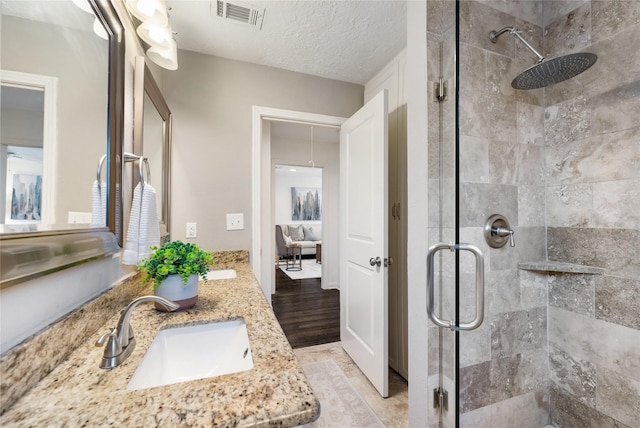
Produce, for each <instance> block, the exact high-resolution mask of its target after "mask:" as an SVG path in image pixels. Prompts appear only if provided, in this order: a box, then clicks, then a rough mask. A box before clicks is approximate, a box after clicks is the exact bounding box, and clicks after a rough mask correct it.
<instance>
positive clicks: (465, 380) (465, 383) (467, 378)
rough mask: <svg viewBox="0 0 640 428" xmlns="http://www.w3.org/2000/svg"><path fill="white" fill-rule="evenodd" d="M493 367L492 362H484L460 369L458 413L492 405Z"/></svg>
mask: <svg viewBox="0 0 640 428" xmlns="http://www.w3.org/2000/svg"><path fill="white" fill-rule="evenodd" d="M494 365H495V363H494V362H492V361H485V362H482V363H480V364H474V365H472V366H468V367H462V368H461V369H460V391H459V397H460V403H459V407H460V412H461V413H466V412H469V411H471V410H475V409H479V408H481V407H485V406H488V405H489V404H492V403H493V401H492V399H491V392H492V390H493V385H492V383H491V369H492V367H493V366H494Z"/></svg>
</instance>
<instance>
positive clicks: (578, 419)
mask: <svg viewBox="0 0 640 428" xmlns="http://www.w3.org/2000/svg"><path fill="white" fill-rule="evenodd" d="M550 402H551V406H550V407H551V412H550V413H551V420H552V422H553V425H554V426H556V427H561V428H573V427H580V428H631V427H630V426H627V425H625V424H623V423H621V422H619V421H616V420H615V419H613V418H611V417H609V416H607V415H605V414H603V413H601V412H599V411H597V410H596V409H594V408H593V407H589V406H587V405H586V404H583V403H581V402H580V401H578V400H576V399H574V398H572V397H571V396H570V395H568V394H566V393H564V392H562V390H561V389H560V388H558V387H557V386H556V385H555V384H554V383H553V382H552V383H551V400H550Z"/></svg>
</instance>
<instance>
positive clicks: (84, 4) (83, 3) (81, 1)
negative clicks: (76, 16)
mask: <svg viewBox="0 0 640 428" xmlns="http://www.w3.org/2000/svg"><path fill="white" fill-rule="evenodd" d="M72 1H73V4H75V5H76V6H78V7H79V8H80V9H82V10H84V11H85V12H87V13H90V14H92V15H93V14H94V13H93V9H92V8H91V5H90V4H89V2H88V1H87V0H72Z"/></svg>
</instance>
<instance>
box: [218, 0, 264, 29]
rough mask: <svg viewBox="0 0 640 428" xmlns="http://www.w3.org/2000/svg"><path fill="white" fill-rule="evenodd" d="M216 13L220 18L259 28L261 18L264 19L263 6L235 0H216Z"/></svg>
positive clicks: (260, 27) (260, 26)
mask: <svg viewBox="0 0 640 428" xmlns="http://www.w3.org/2000/svg"><path fill="white" fill-rule="evenodd" d="M216 15H217V16H218V17H220V18H224V19H230V20H232V21H235V22H239V23H242V24H247V25H250V26H252V27H254V28H257V29H258V30H260V29H262V20H263V19H264V7H256V6H254V5H251V4H248V3H244V2H238V1H235V0H234V1H232V2H230V1H225V0H216Z"/></svg>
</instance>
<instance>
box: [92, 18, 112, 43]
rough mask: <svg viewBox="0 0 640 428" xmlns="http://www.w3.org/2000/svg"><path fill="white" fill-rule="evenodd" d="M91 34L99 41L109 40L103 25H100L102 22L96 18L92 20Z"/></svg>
mask: <svg viewBox="0 0 640 428" xmlns="http://www.w3.org/2000/svg"><path fill="white" fill-rule="evenodd" d="M93 32H94V33H96V35H97V36H98V37H100V38H101V39H104V40H109V35H108V34H107V30H105V29H104V25H102V22H100V20H99V19H98V18H97V17H96V19H94V20H93Z"/></svg>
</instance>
